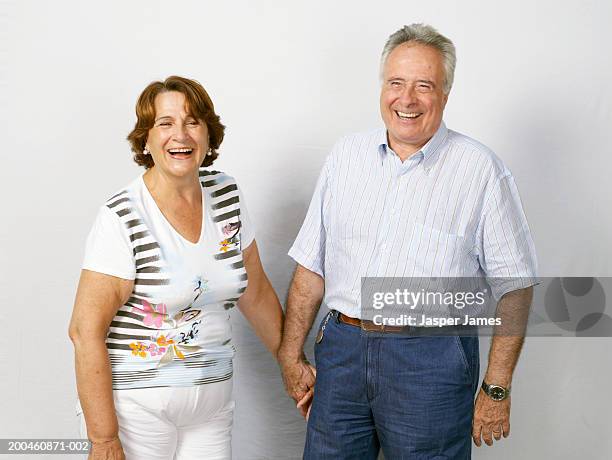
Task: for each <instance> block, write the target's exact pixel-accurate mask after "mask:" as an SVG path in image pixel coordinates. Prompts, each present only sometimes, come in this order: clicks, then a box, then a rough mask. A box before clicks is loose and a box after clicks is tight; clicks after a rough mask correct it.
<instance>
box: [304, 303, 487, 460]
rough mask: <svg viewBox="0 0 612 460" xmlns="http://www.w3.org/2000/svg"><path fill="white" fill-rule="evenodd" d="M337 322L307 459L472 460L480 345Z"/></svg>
mask: <svg viewBox="0 0 612 460" xmlns="http://www.w3.org/2000/svg"><path fill="white" fill-rule="evenodd" d="M331 315H332V316H331V317H330V319H329V321H328V322H327V325H326V327H325V331H324V334H323V339H322V340H321V342H320V343H318V344H317V345H315V360H316V368H317V381H316V385H315V391H314V400H313V403H312V409H311V413H310V418H309V420H308V431H307V435H306V446H305V448H304V458H305V459H316V460H319V459H334V460H340V459H359V460H361V459H373V460H374V459H376V457H377V455H378V452H379V450H380V448H381V447H382V450H383V453H384V455H385V458H386V459H387V460H395V459H411V460H413V459H414V460H417V459H418V460H420V459H427V460H430V459H469V458H471V432H472V416H473V409H474V395H475V393H476V390H477V387H478V377H479V376H478V374H479V353H478V337H458V336H455V335H453V336H449V337H444V336H417V337H411V336H405V335H399V334H397V333H396V334H394V333H385V334H381V333H372V332H366V331H363V330H361V329H360V328H358V327H355V326H352V325H348V324H344V323H341V322H339V320H338V319H337V312H335V311H332V312H331Z"/></svg>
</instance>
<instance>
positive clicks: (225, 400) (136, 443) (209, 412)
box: [78, 379, 234, 460]
mask: <svg viewBox="0 0 612 460" xmlns="http://www.w3.org/2000/svg"><path fill="white" fill-rule="evenodd" d="M232 380H233V379H229V380H225V381H222V382H215V383H208V384H206V385H197V386H193V387H169V388H144V389H135V390H115V391H113V395H114V400H115V409H116V412H117V418H118V420H119V439H121V444H122V445H123V450H124V452H125V456H126V460H141V459H142V460H145V459H146V460H153V459H160V460H161V459H164V460H171V459H175V460H196V459H198V460H199V459H203V458H205V459H230V458H231V457H232V452H231V430H232V421H233V412H234V401H233V399H232ZM78 412H79V417H80V422H81V436H83V437H87V428H86V425H85V417H84V416H83V414H82V411H81V410H80V406H79V407H78Z"/></svg>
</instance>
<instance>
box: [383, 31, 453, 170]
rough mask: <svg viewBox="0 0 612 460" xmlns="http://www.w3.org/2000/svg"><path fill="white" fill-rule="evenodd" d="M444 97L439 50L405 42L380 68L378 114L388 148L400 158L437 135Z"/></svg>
mask: <svg viewBox="0 0 612 460" xmlns="http://www.w3.org/2000/svg"><path fill="white" fill-rule="evenodd" d="M447 98H448V95H445V94H444V64H443V60H442V55H441V54H440V52H438V50H436V49H435V48H432V47H431V46H427V45H422V44H420V43H414V42H412V43H411V42H408V43H403V44H401V45H399V46H398V47H396V48H395V49H394V50H393V51H392V52H391V53H390V54H389V56H388V57H387V61H386V62H385V64H384V67H383V81H382V88H381V91H380V112H381V115H382V119H383V121H384V122H385V125H386V127H387V132H388V136H389V146H390V147H391V148H392V149H393V151H394V152H395V153H397V154H398V155H399V157H400V158H402V159H406V158H407V157H409V156H410V155H412V154H413V153H415V152H417V151H418V150H419V149H420V148H421V147H423V146H424V145H425V144H426V143H427V141H429V139H431V138H432V136H433V135H434V134H435V133H436V131H437V129H438V128H439V126H440V123H441V122H442V113H443V112H444V106H445V105H446V100H447Z"/></svg>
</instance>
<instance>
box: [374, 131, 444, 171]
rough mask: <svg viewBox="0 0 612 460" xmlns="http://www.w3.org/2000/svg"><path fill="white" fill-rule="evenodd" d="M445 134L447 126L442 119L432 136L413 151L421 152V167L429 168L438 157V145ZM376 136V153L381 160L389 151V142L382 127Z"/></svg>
mask: <svg viewBox="0 0 612 460" xmlns="http://www.w3.org/2000/svg"><path fill="white" fill-rule="evenodd" d="M447 135H448V128H447V127H446V124H445V123H444V121H442V122H441V123H440V126H439V127H438V130H437V131H436V133H435V134H434V135H433V136H432V138H431V139H429V140H428V141H427V143H426V144H425V145H424V146H423V147H421V149H420V150H419V151H418V152H415V153H414V154H415V155H418V154H421V155H422V156H423V167H424V168H425V169H426V170H429V169H430V168H431V167H432V166H433V165H434V163H435V162H436V159H437V158H438V157H439V155H438V152H439V150H440V146H441V145H442V143H443V142H444V140H445V139H446V136H447ZM377 138H378V140H377V145H378V153H379V156H380V159H381V161H382V160H384V157H385V155H387V154H389V153H390V152H391V147H390V146H389V142H388V140H387V130H386V129H384V128H382V129H380V131H379V133H378V134H377Z"/></svg>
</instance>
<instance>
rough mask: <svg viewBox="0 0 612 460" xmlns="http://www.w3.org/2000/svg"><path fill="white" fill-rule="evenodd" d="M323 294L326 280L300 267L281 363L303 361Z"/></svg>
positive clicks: (289, 307)
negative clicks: (303, 353)
mask: <svg viewBox="0 0 612 460" xmlns="http://www.w3.org/2000/svg"><path fill="white" fill-rule="evenodd" d="M324 290H325V282H324V280H323V278H321V277H320V276H319V275H317V274H316V273H314V272H312V271H310V270H308V269H306V268H304V267H302V266H301V265H298V266H297V268H296V270H295V273H294V275H293V281H292V282H291V286H290V288H289V294H288V295H287V311H286V312H285V315H286V316H285V325H284V330H283V340H282V343H281V347H280V351H279V359H283V360H290V361H298V360H299V359H301V356H302V349H303V347H304V342H305V341H306V336H307V335H308V332H309V331H310V328H311V327H312V323H313V321H314V319H315V317H316V315H317V312H318V310H319V307H320V305H321V300H322V299H323V293H324Z"/></svg>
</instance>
